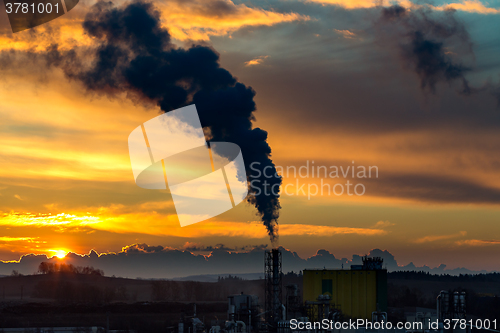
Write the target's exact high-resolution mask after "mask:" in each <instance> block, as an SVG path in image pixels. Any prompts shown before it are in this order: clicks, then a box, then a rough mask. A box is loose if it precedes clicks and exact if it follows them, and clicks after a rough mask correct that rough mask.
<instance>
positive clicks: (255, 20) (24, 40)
mask: <svg viewBox="0 0 500 333" xmlns="http://www.w3.org/2000/svg"><path fill="white" fill-rule="evenodd" d="M119 2H120V1H119ZM120 3H124V1H121V2H120ZM155 6H156V7H157V8H158V10H159V11H160V13H161V17H162V23H163V24H162V25H163V27H164V28H166V29H168V31H169V33H170V35H171V36H172V37H173V38H174V39H177V40H180V41H188V40H205V41H206V40H209V39H210V37H211V36H224V35H230V34H231V33H233V32H235V31H236V30H238V29H241V28H243V27H258V26H272V25H276V24H279V23H285V22H293V21H307V20H310V18H309V17H308V16H306V15H300V14H297V13H278V12H275V11H273V10H265V9H262V8H257V7H249V6H247V5H245V4H235V3H234V2H232V1H231V0H208V1H207V0H190V1H184V0H169V1H167V0H163V1H155ZM88 8H89V6H86V5H83V4H81V6H80V5H79V6H78V7H76V8H75V10H73V11H71V12H70V13H69V14H67V15H65V16H63V17H62V18H60V19H57V20H54V21H53V22H51V23H48V24H44V25H42V26H40V27H37V28H36V31H37V33H36V34H33V33H32V31H31V32H29V31H26V32H21V33H17V34H10V33H8V34H2V35H0V50H6V49H17V50H32V51H41V50H44V49H46V48H47V47H48V46H50V45H52V44H56V43H57V44H58V45H59V47H60V48H61V49H67V48H72V47H74V46H85V45H91V44H92V39H91V38H90V37H89V36H88V35H86V34H85V33H84V31H83V29H82V22H83V20H84V18H85V15H86V13H87V11H88Z"/></svg>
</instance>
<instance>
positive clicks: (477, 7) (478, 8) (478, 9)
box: [431, 0, 500, 14]
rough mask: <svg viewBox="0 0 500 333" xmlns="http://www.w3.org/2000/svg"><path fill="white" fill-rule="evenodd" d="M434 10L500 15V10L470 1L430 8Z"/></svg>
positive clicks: (477, 0)
mask: <svg viewBox="0 0 500 333" xmlns="http://www.w3.org/2000/svg"><path fill="white" fill-rule="evenodd" d="M431 7H432V8H433V9H436V10H448V9H455V10H460V11H463V12H468V13H478V14H500V9H496V8H490V7H486V6H485V5H484V4H483V3H482V2H481V1H479V0H471V1H462V2H459V3H450V4H447V5H442V6H437V7H434V6H431Z"/></svg>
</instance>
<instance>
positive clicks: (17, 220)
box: [0, 0, 500, 276]
mask: <svg viewBox="0 0 500 333" xmlns="http://www.w3.org/2000/svg"><path fill="white" fill-rule="evenodd" d="M95 4H96V2H95V1H80V3H79V4H78V6H77V7H75V8H74V9H73V10H72V11H70V12H69V13H68V14H66V15H64V16H63V17H61V18H59V19H56V20H54V21H52V22H49V23H47V24H44V25H42V26H40V27H37V28H35V29H31V30H27V31H23V32H19V33H15V34H13V33H12V31H11V30H10V26H9V24H8V19H7V15H6V14H5V12H4V11H3V7H1V6H2V5H0V9H1V10H0V147H1V149H0V170H1V173H0V231H1V234H0V260H2V261H4V262H9V261H18V260H20V259H21V257H22V256H23V255H28V254H35V255H41V256H42V257H43V256H47V257H52V256H54V255H60V256H62V255H63V254H64V253H67V252H72V253H75V254H79V255H85V254H89V253H90V251H91V250H94V251H95V253H97V254H101V255H103V256H105V255H112V254H116V255H118V254H120V253H121V254H123V255H127V253H128V251H129V249H130V248H133V247H134V246H137V245H134V244H148V246H151V247H154V246H160V247H161V251H164V252H165V251H167V250H168V251H171V250H175V251H177V252H176V253H178V252H179V253H186V254H189V253H193V254H195V255H196V254H203V255H209V253H210V249H211V248H215V247H217V246H219V250H220V245H218V244H224V247H222V249H223V250H224V251H226V252H227V253H235V252H249V253H252V251H260V250H262V249H263V248H271V247H272V246H282V247H283V248H284V249H288V250H289V251H291V253H296V255H297V256H300V258H303V259H304V260H305V259H307V258H310V257H313V256H315V255H317V254H318V253H322V252H318V250H326V251H328V252H329V253H330V254H333V255H334V256H335V258H347V260H354V259H355V258H357V257H355V256H356V255H357V256H359V255H364V254H368V253H370V251H372V250H374V249H380V250H382V251H388V253H390V254H391V255H392V256H394V258H395V260H397V264H398V265H400V266H406V265H408V264H409V263H413V264H415V265H417V266H424V265H426V266H428V267H438V266H440V265H441V264H446V267H447V268H448V269H454V268H459V267H465V268H467V269H470V270H476V271H480V270H485V271H498V270H499V266H500V259H499V258H498V251H499V250H500V224H499V222H498V221H500V207H499V202H500V156H499V154H498V151H499V148H500V137H499V136H498V134H497V133H498V130H499V128H500V108H499V105H500V60H499V57H498V54H499V51H500V43H499V37H500V36H499V31H500V20H499V17H500V1H488V2H487V1H479V0H478V1H458V0H457V1H436V2H425V1H415V2H410V1H400V2H397V1H396V2H390V3H389V2H387V1H377V2H372V1H369V0H354V1H349V0H277V1H264V0H256V1H236V0H235V1H230V0H208V1H201V0H189V1H181V0H161V1H155V2H153V5H152V6H153V7H151V8H153V9H154V10H155V11H157V13H158V19H159V22H160V26H161V29H165V30H167V31H168V32H169V34H170V36H171V43H172V44H173V45H175V48H179V49H181V48H183V49H190V48H192V47H193V45H202V46H205V47H208V48H211V49H212V50H213V51H214V54H218V55H219V58H218V60H216V61H218V63H219V64H220V67H222V68H225V69H226V70H227V71H229V72H230V73H231V74H232V75H233V76H234V77H235V78H237V80H238V82H241V83H243V84H245V85H246V86H247V87H252V89H253V90H254V91H255V97H254V101H255V104H256V111H255V112H254V113H253V115H254V117H255V119H254V120H253V121H252V124H253V127H254V128H261V129H263V130H265V131H267V133H268V136H267V143H268V144H269V146H270V147H271V149H272V153H271V155H270V158H271V159H272V161H273V162H274V164H275V165H276V166H277V169H278V171H279V173H280V174H281V175H282V176H283V183H282V187H281V195H280V199H279V200H280V205H281V209H280V210H279V219H278V235H279V237H278V239H277V240H276V241H275V242H271V240H270V238H269V235H268V233H267V231H266V228H265V227H264V226H263V224H262V222H261V221H260V218H259V216H258V215H257V211H256V208H255V207H254V205H252V204H248V203H245V202H243V203H240V204H239V205H237V206H236V207H235V208H233V209H231V210H229V211H227V212H225V213H223V214H221V215H218V216H216V217H213V218H211V219H208V220H206V221H204V222H200V223H196V224H193V225H190V226H187V227H181V226H180V225H179V220H178V218H177V216H176V210H175V207H174V204H173V201H172V197H171V195H170V194H169V193H168V192H167V191H161V190H147V189H142V188H140V187H138V186H137V185H136V184H135V182H134V177H133V174H132V169H131V164H130V158H129V151H128V141H127V140H128V136H129V134H130V133H131V132H132V131H133V130H134V129H135V128H137V127H138V126H140V125H141V124H142V123H144V122H146V121H148V120H150V119H152V118H154V117H156V116H158V115H159V114H160V113H161V112H162V110H161V108H160V107H159V105H158V104H157V103H156V101H155V100H154V99H153V100H151V99H147V98H144V96H139V95H137V94H135V92H134V91H131V90H120V89H115V90H113V89H108V88H109V87H108V88H106V87H104V88H102V89H90V88H89V85H88V82H87V81H85V80H83V79H81V78H80V76H78V75H73V76H71V74H74V72H71V71H68V69H67V67H65V66H64V65H57V64H55V65H54V64H52V65H51V64H48V62H47V61H48V60H47V59H49V58H48V55H50V54H51V53H50V50H53V48H54V45H57V48H58V50H59V51H60V52H61V54H63V55H64V56H66V57H68V54H69V53H65V52H68V51H70V50H77V51H78V57H80V61H81V62H82V64H83V66H93V64H94V63H95V61H96V58H94V55H95V53H92V52H93V51H95V49H96V48H97V47H98V46H99V45H100V44H99V43H100V42H101V41H100V40H99V37H96V36H95V35H92V34H91V33H89V30H85V29H84V27H83V23H84V21H85V17H86V15H87V14H88V13H92V11H93V10H95V8H96V7H95ZM128 4H129V3H127V2H123V1H114V5H113V6H114V7H116V8H119V9H120V8H121V9H123V8H126V6H127V5H128ZM98 5H99V4H98ZM134 24H135V23H132V25H134ZM169 47H173V46H169ZM85 52H87V53H85ZM67 59H68V58H66V60H67ZM72 70H74V69H72ZM78 73H79V74H81V73H80V72H78ZM222 107H223V106H222V105H221V108H222ZM243 157H244V158H245V156H243ZM306 166H309V167H308V168H306ZM313 166H315V167H318V166H324V167H326V169H327V170H328V174H324V173H323V174H321V175H320V176H318V173H317V169H316V171H315V174H314V175H313V174H312V170H315V169H314V167H313ZM300 167H303V169H302V173H300V172H299V171H300V170H301V169H300ZM294 168H295V170H296V174H294V172H293V170H294ZM347 168H349V169H347ZM352 168H355V170H356V172H355V174H354V175H355V176H354V177H353V174H352V172H351V171H352ZM307 170H309V174H306V171H307ZM323 170H324V169H323ZM335 170H337V171H336V173H335ZM346 170H347V171H346ZM360 170H372V174H371V177H370V176H368V175H367V174H368V171H367V172H366V173H365V174H363V173H361V174H358V171H360ZM331 172H333V174H332V173H331ZM343 172H344V173H345V177H344V175H343V174H342V173H343ZM335 175H336V176H338V177H333V176H335ZM348 181H349V182H350V184H353V185H352V187H351V188H350V190H351V192H350V193H351V195H349V193H348V190H347V187H348V186H347V182H348ZM325 184H327V185H330V188H335V189H337V190H338V191H340V189H344V192H343V194H341V195H337V194H336V193H340V192H338V191H337V192H336V193H333V192H331V193H328V191H326V190H325V191H324V192H323V193H322V194H321V188H322V187H323V189H328V187H325V186H326V185H325ZM335 184H338V185H337V187H334V186H335ZM355 185H359V186H358V187H357V188H356V189H357V190H358V192H357V193H354V194H353V191H354V186H355ZM142 252H145V253H155V251H142ZM93 253H94V252H93ZM353 255H355V256H354V257H353ZM30 258H31V257H30ZM35 258H37V257H35ZM103 258H104V257H103ZM204 258H205V257H204ZM391 260H392V259H391ZM152 265H153V264H152ZM299 266H300V263H299V264H297V266H293V267H294V269H297V267H299ZM396 267H397V266H396ZM104 271H105V272H106V269H105V268H104ZM179 271H180V274H178V275H175V276H181V275H183V274H182V268H179ZM197 273H200V272H197ZM227 273H229V272H227Z"/></svg>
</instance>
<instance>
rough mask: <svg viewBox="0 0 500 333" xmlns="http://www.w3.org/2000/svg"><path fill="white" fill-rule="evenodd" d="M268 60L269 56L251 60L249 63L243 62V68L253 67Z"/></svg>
mask: <svg viewBox="0 0 500 333" xmlns="http://www.w3.org/2000/svg"><path fill="white" fill-rule="evenodd" d="M266 58H269V56H267V55H266V56H260V57H258V58H255V59H252V60H250V61H247V62H245V66H247V67H249V66H255V65H260V64H262V63H263V62H264V59H266Z"/></svg>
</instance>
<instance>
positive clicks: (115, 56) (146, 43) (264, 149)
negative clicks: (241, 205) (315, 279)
mask: <svg viewBox="0 0 500 333" xmlns="http://www.w3.org/2000/svg"><path fill="white" fill-rule="evenodd" d="M83 27H84V29H85V32H86V33H87V34H88V35H89V36H90V37H92V38H93V39H94V40H95V43H96V48H93V49H91V50H86V51H84V50H81V49H78V50H71V51H69V52H68V51H61V50H59V48H58V47H57V45H54V46H53V47H52V48H51V49H50V50H48V52H47V55H46V58H47V62H48V63H49V65H50V66H56V67H59V68H61V69H63V70H64V72H65V74H66V75H67V76H68V77H69V78H70V79H74V80H78V81H80V82H82V83H83V84H84V85H85V87H86V88H87V89H88V90H89V91H93V92H96V93H105V94H114V93H120V92H126V93H127V95H128V96H129V97H130V98H132V99H137V98H139V99H143V100H144V99H146V100H148V101H154V102H155V103H157V104H158V105H159V106H160V107H161V109H162V110H163V111H165V112H168V111H171V110H173V109H177V108H179V107H182V106H185V105H188V104H192V103H195V104H196V107H197V109H198V113H199V116H200V120H201V124H202V126H203V127H204V130H205V133H206V136H207V139H208V140H213V141H228V142H233V143H236V144H238V145H239V146H240V147H241V150H242V153H243V157H244V160H245V163H246V164H247V165H246V169H247V175H246V177H247V180H249V181H250V180H258V181H257V182H253V186H250V182H249V195H248V197H247V201H248V202H250V203H251V204H253V205H255V207H256V208H257V211H258V214H259V216H260V217H261V219H262V222H263V223H264V225H265V226H266V228H267V231H268V233H269V236H270V237H271V240H272V241H275V240H276V239H277V222H278V217H279V209H280V203H279V193H276V192H279V191H277V189H279V188H280V185H281V181H282V179H281V177H273V178H270V179H266V178H265V177H264V175H263V173H261V172H259V171H262V170H263V169H264V168H267V169H266V170H267V174H274V173H275V172H276V168H275V166H274V164H273V162H272V161H271V159H270V154H271V147H270V146H269V144H268V143H267V132H266V131H264V130H262V129H260V128H252V121H253V120H255V117H254V113H253V112H254V111H255V110H256V105H255V102H254V100H253V98H254V96H255V91H254V90H253V89H252V88H251V87H247V86H245V85H244V84H242V83H240V82H238V81H237V79H236V78H235V77H233V76H232V75H231V73H229V72H228V71H227V70H225V69H224V68H221V67H220V65H219V55H218V54H217V53H216V52H215V51H214V50H213V49H211V48H210V47H206V46H200V45H193V46H192V47H191V48H188V49H183V48H177V47H176V46H175V45H173V44H172V42H171V38H170V35H169V33H168V31H167V30H165V29H163V28H162V27H161V24H160V14H159V12H158V11H157V10H156V9H155V8H154V6H153V5H152V4H151V3H147V2H142V1H137V2H133V3H131V4H129V5H127V6H125V7H120V8H117V7H114V6H113V4H112V3H110V2H103V1H100V2H98V3H97V4H95V5H94V6H93V7H92V9H91V11H90V12H89V13H88V14H87V16H86V18H85V21H84V23H83ZM253 162H259V163H258V164H254V165H253V167H252V168H251V167H250V164H251V163H253ZM259 175H260V176H259ZM265 181H266V182H267V183H265ZM265 184H268V185H267V186H266V185H265ZM266 187H267V188H266ZM270 188H272V189H274V192H273V191H270V190H269V189H270Z"/></svg>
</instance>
